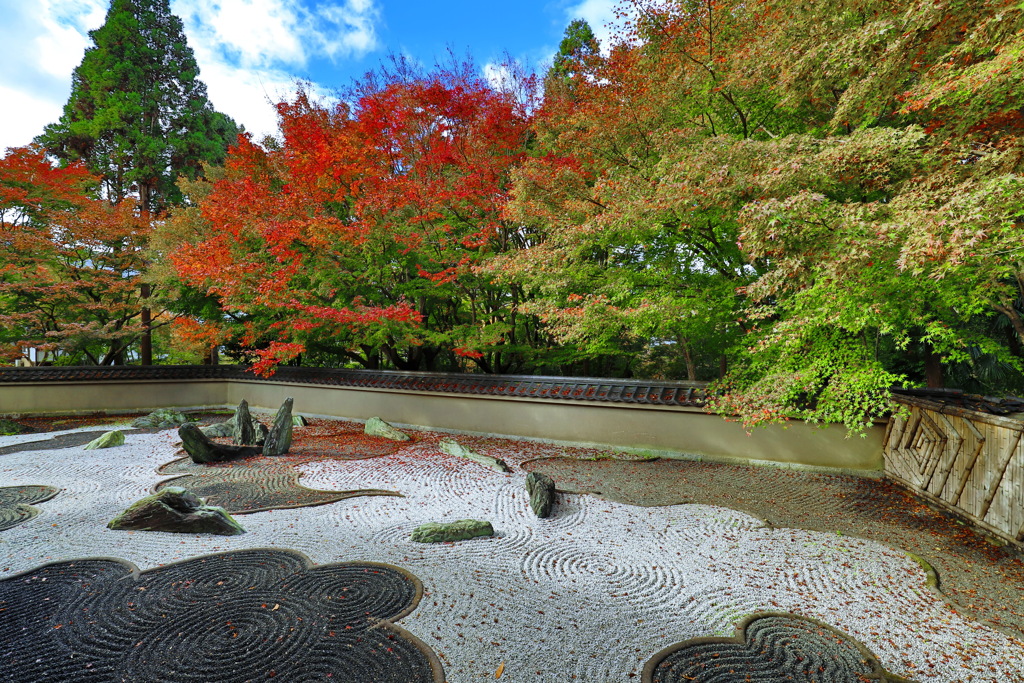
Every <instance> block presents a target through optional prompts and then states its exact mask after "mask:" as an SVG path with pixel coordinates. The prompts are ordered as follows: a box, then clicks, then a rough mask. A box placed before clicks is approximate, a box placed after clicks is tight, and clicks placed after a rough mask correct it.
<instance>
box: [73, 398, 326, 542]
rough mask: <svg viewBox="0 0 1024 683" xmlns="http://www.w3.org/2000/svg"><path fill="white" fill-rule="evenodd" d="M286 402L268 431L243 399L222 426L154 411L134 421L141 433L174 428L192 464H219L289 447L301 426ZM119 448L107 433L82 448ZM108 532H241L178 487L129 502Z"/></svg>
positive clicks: (115, 435) (118, 440)
mask: <svg viewBox="0 0 1024 683" xmlns="http://www.w3.org/2000/svg"><path fill="white" fill-rule="evenodd" d="M292 404H293V400H292V399H291V398H286V399H285V401H284V403H283V404H282V405H281V407H280V409H278V411H277V414H276V415H274V421H273V422H272V423H271V426H270V427H269V428H268V427H267V426H266V425H264V424H263V423H261V422H260V421H259V420H257V419H256V418H254V417H253V416H252V413H250V412H249V403H248V402H247V401H245V400H244V399H243V400H242V402H241V403H239V404H238V408H237V409H235V412H234V414H233V415H232V416H231V418H230V419H229V420H227V421H226V422H222V423H219V424H214V425H209V426H207V427H198V426H196V425H195V424H194V423H193V422H192V421H191V420H190V419H189V418H188V417H187V416H186V415H184V414H183V413H180V412H177V411H173V410H158V411H155V412H154V413H151V414H150V415H147V416H145V417H141V418H139V419H137V420H135V421H134V422H133V423H132V425H133V426H136V427H140V428H149V429H167V428H171V427H178V436H180V437H181V445H182V447H183V448H184V449H185V452H186V453H188V455H189V457H190V458H192V461H193V462H197V463H208V462H224V461H227V460H235V459H237V458H244V457H248V456H253V455H261V454H262V455H270V456H277V455H284V454H285V453H287V452H288V449H289V448H291V445H292V427H293V426H294V425H299V426H302V425H304V424H305V423H306V422H305V420H304V419H303V418H302V417H301V416H295V415H292ZM211 437H213V438H225V437H230V438H231V440H232V442H233V443H230V444H222V443H217V442H216V441H213V439H212V438H211ZM123 443H124V434H122V433H121V432H119V431H115V432H107V433H106V434H104V435H103V436H101V437H99V438H98V439H96V440H94V441H93V442H92V443H90V444H89V445H88V446H86V448H107V447H109V446H111V445H120V444H123ZM107 526H108V527H109V528H110V529H133V530H139V531H171V532H179V533H191V534H221V535H228V536H233V535H235V534H241V533H245V529H243V528H242V526H241V525H240V524H239V523H238V522H236V521H235V520H234V518H233V517H231V515H230V514H228V512H227V511H225V510H224V508H221V507H216V506H212V505H206V503H205V501H204V500H202V499H201V498H199V497H198V496H196V495H195V494H194V493H192V492H190V491H188V490H186V489H183V488H181V487H178V486H168V487H166V488H163V489H161V490H160V491H159V492H157V493H155V494H153V495H151V496H146V497H145V498H143V499H142V500H139V501H137V502H135V503H133V504H132V505H131V506H130V507H129V508H128V509H127V510H125V511H124V512H122V513H121V514H120V515H118V516H117V517H115V518H114V519H113V520H112V521H111V522H110V524H108V525H107Z"/></svg>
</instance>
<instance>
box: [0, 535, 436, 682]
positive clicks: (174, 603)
mask: <svg viewBox="0 0 1024 683" xmlns="http://www.w3.org/2000/svg"><path fill="white" fill-rule="evenodd" d="M421 595H422V586H421V584H420V582H419V580H418V579H417V578H416V577H414V576H413V575H412V574H409V573H408V572H406V571H405V570H402V569H399V568H398V567H394V566H390V565H385V564H378V563H367V562H351V563H339V564H328V565H321V566H312V565H311V564H310V562H309V560H308V559H307V558H306V557H305V556H304V555H302V554H300V553H296V552H292V551H284V550H266V549H261V550H243V551H237V552H231V553H223V554H219V555H209V556H205V557H199V558H195V559H190V560H187V561H184V562H180V563H177V564H173V565H169V566H166V567H161V568H157V569H152V570H149V571H146V572H142V573H139V572H138V570H137V569H135V567H133V566H132V565H130V564H128V563H126V562H123V561H118V560H110V559H85V560H76V561H70V562H59V563H55V564H50V565H45V566H42V567H39V568H37V569H34V570H31V571H29V572H27V573H24V574H21V575H18V576H14V577H10V578H7V579H4V580H2V581H0V632H2V633H4V634H5V638H4V639H3V640H4V642H3V644H2V645H0V658H2V659H3V661H4V662H5V670H4V675H5V676H8V677H10V678H11V680H22V681H29V680H38V681H41V680H59V681H95V680H137V681H174V682H175V683H191V682H196V683H199V682H201V681H223V682H225V683H228V682H232V681H246V680H252V679H266V678H270V677H275V676H277V677H280V678H281V680H291V681H294V680H312V679H314V678H317V679H323V678H327V677H334V676H336V677H338V680H344V681H353V682H354V681H379V682H380V683H387V682H392V681H393V682H394V683H412V682H423V683H427V682H431V683H439V682H440V681H443V680H444V677H443V673H442V671H441V667H440V663H439V662H438V661H437V659H436V657H434V655H433V653H432V652H430V650H429V649H428V648H427V647H426V645H424V644H423V643H421V642H419V641H418V640H416V639H415V638H414V637H412V636H411V635H410V634H408V633H406V632H405V631H403V630H402V629H400V628H398V627H396V626H394V625H393V624H391V623H390V622H392V621H394V620H397V619H400V618H402V617H403V616H406V615H407V614H409V613H410V612H412V610H413V609H415V607H416V605H417V603H418V602H419V599H420V596H421Z"/></svg>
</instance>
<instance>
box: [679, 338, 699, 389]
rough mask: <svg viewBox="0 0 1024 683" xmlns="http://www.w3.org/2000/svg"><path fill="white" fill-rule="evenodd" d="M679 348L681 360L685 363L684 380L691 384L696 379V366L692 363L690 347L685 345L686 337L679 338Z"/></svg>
mask: <svg viewBox="0 0 1024 683" xmlns="http://www.w3.org/2000/svg"><path fill="white" fill-rule="evenodd" d="M678 341H679V346H680V348H682V350H683V360H684V361H686V379H688V380H690V381H691V382H694V381H696V379H697V365H696V364H695V363H694V362H693V354H692V353H690V345H689V344H687V343H686V337H682V336H681V337H679V338H678Z"/></svg>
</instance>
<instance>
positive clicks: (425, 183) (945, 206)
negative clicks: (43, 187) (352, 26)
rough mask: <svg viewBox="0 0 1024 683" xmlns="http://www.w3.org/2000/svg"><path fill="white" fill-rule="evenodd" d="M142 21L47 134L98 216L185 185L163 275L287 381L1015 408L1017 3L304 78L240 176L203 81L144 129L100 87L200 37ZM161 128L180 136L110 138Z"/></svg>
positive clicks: (802, 412)
mask: <svg viewBox="0 0 1024 683" xmlns="http://www.w3.org/2000/svg"><path fill="white" fill-rule="evenodd" d="M141 4H142V3H141V2H139V3H132V2H128V0H115V2H114V4H113V5H112V7H111V14H110V16H109V17H108V23H109V24H110V27H109V29H108V28H107V27H104V29H101V30H100V31H97V32H96V33H95V36H94V37H95V39H96V42H97V47H96V48H94V50H93V51H92V52H90V54H89V55H87V58H86V60H85V61H83V65H82V66H81V67H80V68H79V70H78V71H77V72H76V77H75V84H76V85H75V88H76V89H75V94H74V95H73V97H72V100H71V101H69V103H68V109H67V110H66V111H65V116H64V117H63V118H62V119H61V122H60V123H59V124H56V125H55V126H53V127H51V128H50V129H48V130H47V133H46V135H44V140H49V141H50V145H51V146H52V148H53V149H54V150H57V151H56V152H55V153H57V154H59V155H63V157H62V158H65V159H67V160H69V161H70V160H74V159H82V160H83V161H85V162H86V164H87V166H88V168H89V169H91V170H92V171H93V172H94V173H96V174H98V175H99V176H100V177H101V178H102V180H103V182H104V183H105V188H106V190H105V196H107V197H113V196H115V195H117V193H118V192H138V196H139V198H140V200H142V197H143V196H148V197H150V198H151V201H152V202H155V204H153V205H152V206H156V207H163V206H170V205H173V204H174V202H176V201H177V200H178V198H179V192H183V193H184V194H185V195H187V197H188V202H187V203H185V204H182V205H179V206H177V207H174V208H173V209H172V211H171V213H170V217H169V218H168V220H166V221H161V222H159V223H158V229H157V234H156V239H155V242H154V244H155V245H156V246H155V248H154V251H153V254H154V258H155V259H156V260H157V262H156V263H155V265H154V266H153V267H152V268H151V270H150V272H152V273H154V279H161V280H162V281H168V282H172V283H175V286H176V287H178V288H177V289H176V290H175V291H177V292H180V294H181V296H180V300H179V304H178V305H179V310H180V311H181V312H182V313H183V314H187V315H185V316H184V317H183V318H182V320H181V323H180V325H179V328H178V329H179V333H180V336H181V337H182V338H188V339H190V340H191V341H192V343H194V344H196V345H198V346H203V345H205V346H217V345H226V346H227V347H228V348H230V349H232V351H233V353H235V354H236V355H237V356H238V357H239V358H242V359H245V360H249V361H254V362H256V363H257V365H258V367H259V368H260V369H262V370H264V371H267V372H270V371H272V369H273V367H274V366H275V365H276V364H278V363H282V362H290V363H312V364H327V365H337V364H348V363H351V364H357V365H361V366H363V367H371V368H374V367H394V368H401V369H456V370H475V371H483V372H544V373H563V374H581V373H585V374H603V375H611V374H624V375H645V376H650V377H667V378H675V377H685V378H689V379H701V380H714V382H715V384H714V385H713V389H712V396H713V398H712V407H713V408H714V409H716V410H719V411H720V412H723V413H728V414H731V415H738V416H740V417H741V418H742V419H743V420H744V421H745V422H746V423H747V424H748V425H752V424H758V423H762V422H771V421H777V420H785V419H789V418H791V417H802V418H805V419H810V420H819V421H826V422H842V423H844V424H846V425H847V426H849V427H850V428H851V429H857V428H860V427H862V426H863V425H865V424H866V423H867V422H868V421H869V420H871V419H872V418H874V417H877V416H880V415H883V414H884V413H885V412H886V411H888V410H889V392H890V389H891V388H892V387H893V386H894V385H919V384H928V385H932V386H937V385H941V384H942V383H944V382H946V383H952V384H956V385H958V386H961V387H963V388H965V389H968V390H972V391H981V392H985V393H998V392H1012V391H1019V390H1021V389H1022V388H1024V258H1022V253H1024V250H1022V247H1021V234H1022V229H1024V187H1022V182H1021V180H1020V178H1021V173H1022V171H1024V135H1022V134H1024V117H1022V105H1024V103H1022V101H1021V95H1020V93H1021V92H1024V88H1022V87H1021V86H1022V83H1021V79H1022V74H1024V70H1022V69H1020V68H1019V67H1020V55H1021V53H1022V50H1024V10H1022V9H1021V8H1020V7H1019V4H1018V3H1017V2H1016V1H1015V0H979V1H978V2H973V3H965V2H962V1H961V0H935V1H929V2H921V1H920V0H839V1H838V2H833V3H827V4H823V3H807V2H799V1H797V0H666V1H664V2H657V3H648V2H642V1H640V0H637V1H636V2H632V3H630V7H628V8H626V9H627V10H628V11H624V12H622V13H621V17H622V18H623V19H622V24H621V26H620V27H619V30H618V32H617V33H616V34H614V35H613V36H612V38H611V40H610V41H609V43H608V44H606V45H603V46H602V45H599V44H598V42H597V40H596V37H595V35H594V32H593V31H592V30H591V27H590V26H588V25H587V24H586V22H583V21H574V22H573V23H572V24H570V25H569V27H568V28H567V29H566V33H565V37H564V40H563V41H562V43H561V45H560V46H559V51H558V53H557V55H556V56H555V58H554V61H553V63H552V65H551V66H550V68H549V69H548V70H547V71H546V73H545V74H544V77H543V78H541V79H538V78H536V77H529V78H521V79H520V80H519V81H517V82H514V83H511V84H510V83H504V84H502V85H501V86H496V85H493V84H492V83H490V82H488V81H487V80H485V79H484V78H483V77H482V76H481V75H480V71H479V70H477V69H476V68H475V67H473V66H472V65H471V64H451V65H448V66H438V67H435V68H433V69H427V70H422V69H416V68H413V67H411V66H410V65H408V64H406V63H403V62H402V61H401V60H397V61H396V62H395V64H394V66H393V67H391V68H386V69H379V70H377V71H376V72H373V73H370V74H368V75H367V76H366V77H365V78H364V79H362V80H361V81H359V82H358V83H356V84H355V85H354V86H353V87H352V88H350V89H349V90H348V91H346V92H345V93H343V94H342V96H341V97H340V98H337V99H335V100H330V101H320V100H317V99H316V98H315V97H313V96H312V95H311V94H310V93H309V92H308V91H307V90H300V91H299V92H298V93H297V95H296V97H295V98H294V99H292V100H291V101H289V102H284V103H282V104H280V105H279V107H278V112H279V119H280V135H279V136H278V137H277V138H276V139H268V140H264V141H258V142H257V141H254V140H252V139H251V138H249V137H242V138H241V139H240V141H239V143H238V145H237V146H236V147H234V148H233V149H232V150H231V151H230V153H229V154H228V155H227V156H226V157H225V158H224V159H223V163H222V164H221V163H220V161H219V157H218V156H217V154H216V153H215V152H216V149H221V148H222V145H223V140H224V137H223V136H221V137H218V135H220V132H226V131H228V130H229V129H230V126H229V125H228V122H226V121H225V120H224V119H223V118H218V116H216V115H214V114H213V113H212V109H209V107H208V105H207V104H202V103H205V99H204V97H200V96H199V94H198V93H200V91H199V90H193V91H192V92H193V95H190V96H187V97H183V98H179V99H174V98H171V99H172V100H173V102H174V103H175V104H173V105H171V104H169V105H168V109H167V110H166V113H164V114H161V115H160V116H158V117H157V118H156V119H147V118H146V117H147V116H149V113H148V112H153V111H156V110H157V109H158V107H156V105H155V104H153V102H155V101H156V100H154V99H147V98H149V94H148V91H138V92H136V91H134V90H133V91H131V92H132V93H136V94H131V95H130V94H128V91H124V92H122V91H120V90H117V89H116V88H113V85H112V83H111V82H106V81H103V80H102V78H101V77H100V76H99V75H97V74H108V73H117V72H116V70H115V69H114V67H112V66H104V65H103V64H105V62H102V61H101V58H102V59H107V58H108V57H104V56H103V55H102V54H101V53H104V54H108V55H109V54H117V55H120V57H118V59H117V60H114V61H115V62H118V63H120V62H122V61H132V59H131V58H130V57H129V55H131V54H135V53H136V52H137V54H138V55H139V58H138V60H135V61H136V62H137V63H139V64H144V63H146V61H145V60H146V59H149V58H153V59H154V60H155V61H153V64H154V66H153V68H154V69H158V65H159V64H162V62H161V61H160V60H159V59H156V55H158V54H159V55H170V54H173V53H174V51H175V50H178V49H186V48H181V46H183V45H184V41H183V39H182V40H181V41H180V45H179V44H178V42H176V41H174V40H171V41H170V42H165V43H159V41H160V40H164V38H162V36H170V35H176V34H177V33H180V24H177V23H175V21H176V20H172V19H170V18H168V19H167V20H166V21H163V20H159V21H158V20H157V17H169V16H170V15H169V14H168V13H166V11H165V9H166V2H156V0H153V1H152V2H150V3H148V4H146V5H145V8H142V7H140V5H141ZM133 22H134V23H133ZM127 26H139V27H144V26H150V27H153V28H152V32H151V33H150V34H146V35H150V36H151V38H150V39H147V40H150V41H151V43H146V44H145V45H142V44H140V45H130V44H129V42H130V41H129V42H125V41H119V40H118V39H116V38H117V36H118V35H119V34H118V32H119V31H123V27H127ZM118 27H122V28H118ZM157 27H159V30H158V29H157ZM158 43H159V44H160V45H163V47H161V48H159V49H157V48H156V47H153V48H152V50H151V47H149V46H150V44H152V46H155V45H157V44H158ZM103 45H107V46H109V48H110V49H109V51H107V52H105V50H106V48H101V46H103ZM115 46H116V50H121V52H116V51H115ZM128 50H132V51H135V52H128ZM182 54H184V57H183V58H182V59H183V60H184V61H181V63H182V64H185V65H186V67H187V68H186V69H185V70H184V72H183V74H189V73H191V69H192V66H190V65H193V64H194V62H193V61H189V60H190V59H191V56H190V54H188V53H182ZM90 55H92V56H90ZM147 55H148V56H147ZM94 62H95V64H94ZM133 63H135V62H133ZM160 68H163V67H160ZM154 73H163V72H160V71H159V70H157V71H154ZM105 77H106V76H104V77H103V78H105ZM133 78H134V75H133V74H132V73H131V71H130V70H127V71H125V72H124V73H123V74H121V76H120V77H119V79H118V82H125V83H132V82H135V81H133ZM186 80H188V79H187V78H186ZM189 82H194V83H198V82H197V81H194V79H193V80H192V81H189ZM538 86H539V87H541V88H542V89H543V93H542V94H540V93H537V92H536V90H535V89H534V88H535V87H538ZM184 87H185V86H184V85H183V86H182V88H184ZM156 90H157V91H159V88H156ZM175 92H178V91H175ZM181 92H184V90H182V91H181ZM143 94H145V96H143ZM170 101H171V100H168V102H170ZM176 107H177V108H176ZM101 111H104V112H108V113H105V114H103V115H102V116H100V114H99V112H101ZM76 112H86V113H88V116H86V115H82V116H79V114H78V113H76ZM179 114H180V116H179ZM193 114H195V115H196V116H194V117H193V118H192V119H189V116H192V115H193ZM175 117H178V118H175ZM141 120H146V121H149V120H153V121H156V120H159V122H160V123H161V125H163V124H164V123H165V122H166V123H168V124H169V127H168V128H163V129H161V133H160V135H159V136H158V137H161V139H166V140H168V141H170V143H172V144H170V143H169V145H168V146H167V147H162V148H161V150H160V151H155V147H151V146H149V144H148V143H146V142H145V140H146V139H147V138H145V137H144V136H142V137H140V135H141V134H139V135H136V133H135V132H130V133H129V132H124V131H123V130H122V129H121V128H119V127H118V125H114V124H116V123H117V122H119V121H141ZM173 121H178V122H179V123H175V124H173V125H171V122H173ZM100 124H102V125H100ZM104 126H105V127H104ZM101 131H106V132H105V133H104V134H103V135H101V134H100V132H101ZM133 136H134V137H133ZM211 141H213V142H211ZM214 142H216V144H214ZM205 143H210V146H209V147H208V148H207V147H203V144H205ZM218 145H221V147H218ZM180 149H186V150H191V151H190V152H189V153H188V154H182V155H179V153H178V152H177V151H176V150H180ZM186 157H187V159H188V161H187V163H185V162H182V163H180V164H179V163H178V159H179V158H180V159H185V158H186ZM25 159H27V157H26V158H25ZM25 159H23V160H18V159H11V161H10V163H11V164H13V165H14V166H17V165H18V164H21V163H23V161H25ZM129 162H130V163H129ZM199 162H206V163H205V165H204V166H203V168H204V171H203V173H204V177H200V176H198V175H197V169H198V168H199V166H198V164H199ZM69 168H70V167H69ZM136 171H138V173H136ZM10 172H11V173H13V174H15V175H16V174H17V172H20V171H17V170H16V169H15V168H14V167H13V166H12V170H11V171H10ZM69 172H70V171H69ZM179 176H180V177H181V179H180V180H178V184H177V185H176V186H175V185H172V182H173V181H174V180H175V179H176V178H178V177H179ZM12 177H13V176H12ZM69 178H70V176H69ZM69 182H70V180H69ZM12 187H13V185H12ZM132 187H134V188H135V190H132V189H131V188H132ZM143 187H146V188H148V189H145V190H143V189H142V188H143ZM120 196H122V197H123V196H126V195H120ZM8 201H11V202H15V203H14V204H11V206H14V205H15V204H16V203H17V202H16V201H15V200H13V199H11V200H8ZM17 201H21V204H18V206H19V207H20V208H18V211H21V212H22V214H19V215H22V216H23V217H22V218H20V219H19V220H21V221H29V220H39V218H38V217H39V216H42V214H40V213H39V211H40V209H37V208H33V207H34V206H35V205H31V206H30V203H28V202H27V200H17ZM54 201H56V200H54ZM76 201H77V200H76ZM142 205H143V206H145V205H146V204H145V201H143V203H142ZM40 206H41V205H40ZM60 206H64V205H62V204H60V203H59V202H57V203H56V204H53V208H48V209H47V211H51V212H52V211H63V210H64V209H63V208H58V207H60ZM8 296H10V295H9V294H8Z"/></svg>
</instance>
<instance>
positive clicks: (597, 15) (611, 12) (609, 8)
mask: <svg viewBox="0 0 1024 683" xmlns="http://www.w3.org/2000/svg"><path fill="white" fill-rule="evenodd" d="M616 8H618V9H623V2H622V0H581V1H580V2H578V3H576V4H574V5H571V6H570V7H569V8H568V9H566V12H565V14H566V18H567V19H568V20H569V21H572V20H573V19H585V20H586V22H587V23H588V24H590V28H591V30H593V31H594V36H596V37H597V39H598V40H599V41H600V42H601V52H603V53H605V54H607V53H608V51H609V50H610V49H611V46H612V42H613V41H612V38H613V36H614V35H615V33H616V31H615V27H617V26H619V24H620V23H621V22H620V20H619V19H618V18H617V17H616V12H615V10H616ZM629 9H632V8H631V7H630V8H629Z"/></svg>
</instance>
